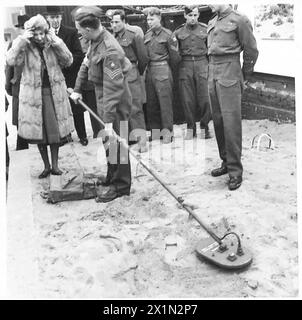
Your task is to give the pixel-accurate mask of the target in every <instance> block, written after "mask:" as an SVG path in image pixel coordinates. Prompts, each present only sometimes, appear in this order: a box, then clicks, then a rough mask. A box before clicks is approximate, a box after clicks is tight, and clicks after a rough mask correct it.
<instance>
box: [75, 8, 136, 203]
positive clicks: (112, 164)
mask: <svg viewBox="0 0 302 320" xmlns="http://www.w3.org/2000/svg"><path fill="white" fill-rule="evenodd" d="M102 15H103V13H102V10H101V9H100V8H98V7H93V6H87V7H81V8H78V9H76V10H75V11H74V12H73V17H74V20H75V24H76V28H77V29H78V31H79V32H80V33H81V34H82V36H83V37H84V38H86V39H88V40H90V47H89V49H88V52H87V54H86V57H85V59H84V61H83V63H82V65H81V68H80V71H79V74H78V77H77V80H76V85H75V88H74V92H73V93H72V94H71V98H72V99H74V100H75V101H78V99H79V98H81V85H82V82H83V81H86V80H87V79H88V80H90V81H92V82H93V83H94V86H95V93H96V99H97V109H98V114H99V116H100V117H101V118H102V120H103V121H104V122H105V124H106V126H105V128H104V129H105V133H106V136H107V137H106V139H104V145H107V148H106V155H107V161H108V163H107V176H106V177H105V178H104V177H100V183H101V184H102V185H106V186H109V189H108V191H106V192H105V193H103V194H102V195H99V196H98V198H97V201H98V202H109V201H112V200H114V199H115V198H117V197H121V196H123V195H129V193H130V187H131V171H130V159H129V153H128V151H127V150H126V149H125V148H124V147H123V146H122V144H119V143H118V142H117V141H116V140H115V139H114V138H113V132H112V130H114V131H115V132H116V133H117V134H119V135H120V131H121V129H122V127H121V124H123V122H127V123H128V120H129V116H130V112H131V94H130V91H129V87H128V82H127V78H126V75H127V73H128V71H129V70H130V69H131V63H130V61H129V60H128V59H127V58H126V57H125V53H124V51H123V49H122V48H121V46H120V45H119V43H118V42H117V40H116V39H115V38H114V36H113V35H111V34H110V33H109V32H108V31H107V30H105V29H104V28H103V27H102V25H101V22H100V18H101V17H102ZM122 135H123V134H122ZM108 140H109V147H108V143H107V142H108Z"/></svg>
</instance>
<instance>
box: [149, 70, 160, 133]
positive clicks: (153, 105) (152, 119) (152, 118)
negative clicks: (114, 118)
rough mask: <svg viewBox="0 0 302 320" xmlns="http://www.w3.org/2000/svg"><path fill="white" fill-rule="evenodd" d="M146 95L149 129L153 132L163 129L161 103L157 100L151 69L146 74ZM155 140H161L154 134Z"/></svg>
mask: <svg viewBox="0 0 302 320" xmlns="http://www.w3.org/2000/svg"><path fill="white" fill-rule="evenodd" d="M146 95H147V106H146V111H147V112H146V113H147V120H148V127H149V129H150V130H151V133H152V131H154V130H158V131H160V129H161V113H160V106H159V101H158V98H157V93H156V89H155V84H154V82H153V77H152V71H151V68H150V69H148V70H147V73H146ZM152 138H153V139H159V135H155V134H154V132H153V134H152Z"/></svg>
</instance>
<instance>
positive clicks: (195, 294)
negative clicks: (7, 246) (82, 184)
mask: <svg viewBox="0 0 302 320" xmlns="http://www.w3.org/2000/svg"><path fill="white" fill-rule="evenodd" d="M86 123H88V122H86ZM211 125H212V123H211ZM295 129H296V127H295V125H293V124H277V123H275V122H269V121H266V120H262V121H246V120H244V121H243V136H244V139H243V165H244V169H245V170H244V177H243V178H244V182H243V184H242V186H241V188H240V189H238V190H237V191H234V192H231V191H229V190H228V188H227V185H226V182H227V177H226V176H222V177H218V178H213V177H211V175H210V170H211V169H212V168H214V167H216V166H217V165H219V164H220V161H219V158H218V152H217V146H216V141H215V139H214V138H213V139H210V140H204V139H201V138H200V136H199V137H198V139H196V140H194V142H189V144H186V145H184V144H183V140H182V134H183V128H182V126H175V134H176V140H175V141H176V142H175V144H174V145H171V146H168V145H162V144H160V143H159V142H152V144H150V150H151V152H149V153H146V154H143V155H142V158H143V159H144V160H145V161H146V162H147V163H149V164H150V165H151V166H152V168H153V169H155V170H156V172H158V174H159V175H160V176H161V177H162V179H163V180H164V181H166V183H167V184H168V185H169V187H171V188H172V189H173V190H174V191H175V192H176V193H177V195H179V196H181V197H183V198H184V199H185V200H186V201H187V202H188V203H190V204H192V205H194V208H195V212H196V214H198V216H199V217H200V218H201V219H202V220H203V221H204V222H205V223H207V224H208V225H210V226H211V228H212V229H213V230H214V231H215V232H216V233H217V234H218V235H222V234H223V233H224V232H225V230H226V229H227V228H230V229H231V230H232V231H235V232H237V233H238V234H239V235H240V236H241V238H242V242H243V245H244V246H245V247H247V248H249V249H250V250H251V251H252V253H253V257H254V260H253V263H252V265H251V266H250V267H249V268H248V269H247V270H244V271H241V272H238V271H237V272H226V271H222V270H220V269H218V268H217V267H213V266H212V265H209V264H208V263H206V262H205V261H202V260H200V259H198V258H197V256H196V254H195V248H196V246H197V244H198V242H199V241H200V240H201V239H204V238H207V233H206V232H205V231H204V230H203V229H202V228H201V227H200V226H199V225H198V223H197V222H195V221H194V220H189V219H188V215H187V213H186V212H185V211H183V210H181V209H180V208H179V207H178V206H177V204H176V202H175V200H174V199H173V198H172V197H171V196H170V195H169V194H168V193H167V192H166V191H165V190H164V189H163V188H162V187H161V186H160V185H159V184H158V182H156V181H155V180H154V179H153V178H152V177H151V176H150V175H149V174H148V173H146V171H144V169H143V168H142V167H141V166H137V163H136V162H135V161H133V160H132V174H133V186H132V190H131V194H130V196H127V197H123V198H119V199H116V200H115V201H113V202H111V203H107V204H101V203H96V202H95V200H94V199H91V200H85V201H69V202H61V203H57V204H48V203H46V201H45V199H43V198H42V197H41V196H40V193H41V191H47V189H48V187H49V180H48V179H45V180H39V179H38V178H37V176H38V174H39V173H40V171H41V169H42V162H41V160H40V157H39V154H38V151H37V149H36V147H35V146H32V147H31V151H30V159H31V168H30V176H31V186H32V204H33V225H34V229H35V232H36V237H37V241H36V242H35V248H33V250H34V251H33V252H35V254H34V263H35V264H36V265H37V270H38V274H37V282H36V283H35V284H34V286H36V287H35V288H31V290H29V291H31V295H34V298H41V299H44V298H51V299H53V298H55V299H65V298H67V299H69V298H72V299H78V298H94V299H99V298H193V299H194V298H204V297H293V296H296V295H298V248H297V247H298V234H297V231H298V230H297V208H296V145H295ZM88 130H89V129H88ZM212 132H213V130H212ZM261 133H270V134H271V135H272V137H273V139H274V142H275V149H274V150H269V149H266V148H265V147H264V145H266V143H265V141H263V145H262V147H261V149H260V150H259V151H257V150H256V149H252V148H251V140H252V138H253V137H254V136H255V135H257V134H261ZM10 139H12V137H11V138H10ZM74 140H75V142H74V150H75V152H76V154H77V156H78V158H79V161H80V164H81V166H82V167H83V168H84V170H85V172H86V173H90V172H93V173H99V172H104V171H105V169H106V166H105V165H104V155H103V152H102V147H101V145H100V141H98V140H93V139H91V138H90V139H89V141H90V143H89V145H88V146H87V147H83V146H81V145H80V144H79V143H78V142H77V139H76V137H75V135H74ZM193 143H194V145H193ZM10 145H11V147H12V140H10ZM184 148H185V149H184ZM183 150H185V151H184V152H183ZM11 152H13V151H11ZM171 159H172V161H171ZM60 166H61V168H62V169H63V170H64V171H68V170H70V169H72V168H75V167H77V161H76V157H75V155H74V154H73V151H72V148H71V146H70V145H66V146H64V147H63V148H61V149H60ZM18 228H22V226H18ZM171 242H173V243H177V246H169V244H170V243H171ZM10 254H11V255H13V253H12V252H10ZM12 258H16V259H17V258H18V257H12ZM33 292H35V294H33Z"/></svg>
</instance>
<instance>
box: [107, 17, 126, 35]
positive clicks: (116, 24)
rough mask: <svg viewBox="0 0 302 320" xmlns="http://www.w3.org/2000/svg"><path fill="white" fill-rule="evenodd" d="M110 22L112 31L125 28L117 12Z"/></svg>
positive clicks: (115, 31)
mask: <svg viewBox="0 0 302 320" xmlns="http://www.w3.org/2000/svg"><path fill="white" fill-rule="evenodd" d="M110 23H111V27H112V30H113V32H114V33H117V32H120V31H121V30H122V29H124V28H125V21H123V20H121V16H120V15H119V14H117V15H114V16H113V17H112V20H111V22H110Z"/></svg>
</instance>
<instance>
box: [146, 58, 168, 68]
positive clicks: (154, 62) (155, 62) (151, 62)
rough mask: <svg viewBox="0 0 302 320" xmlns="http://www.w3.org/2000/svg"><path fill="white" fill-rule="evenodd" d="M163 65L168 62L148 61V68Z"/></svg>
mask: <svg viewBox="0 0 302 320" xmlns="http://www.w3.org/2000/svg"><path fill="white" fill-rule="evenodd" d="M165 64H168V61H166V60H164V61H150V66H151V67H152V66H163V65H165Z"/></svg>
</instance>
